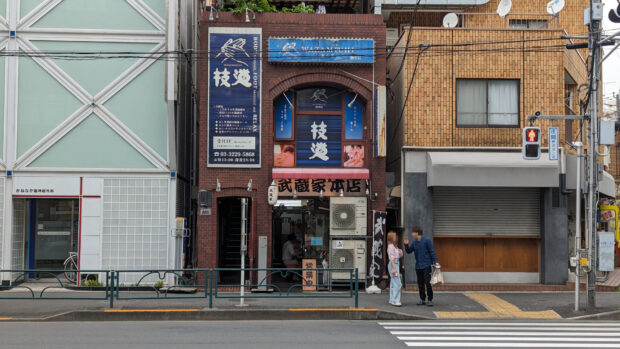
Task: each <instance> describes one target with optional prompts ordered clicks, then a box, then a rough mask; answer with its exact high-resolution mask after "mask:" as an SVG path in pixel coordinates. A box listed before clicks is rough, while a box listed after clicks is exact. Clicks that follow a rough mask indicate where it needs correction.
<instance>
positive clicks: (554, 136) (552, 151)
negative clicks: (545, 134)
mask: <svg viewBox="0 0 620 349" xmlns="http://www.w3.org/2000/svg"><path fill="white" fill-rule="evenodd" d="M559 138H560V129H559V128H557V127H549V160H558V159H559Z"/></svg>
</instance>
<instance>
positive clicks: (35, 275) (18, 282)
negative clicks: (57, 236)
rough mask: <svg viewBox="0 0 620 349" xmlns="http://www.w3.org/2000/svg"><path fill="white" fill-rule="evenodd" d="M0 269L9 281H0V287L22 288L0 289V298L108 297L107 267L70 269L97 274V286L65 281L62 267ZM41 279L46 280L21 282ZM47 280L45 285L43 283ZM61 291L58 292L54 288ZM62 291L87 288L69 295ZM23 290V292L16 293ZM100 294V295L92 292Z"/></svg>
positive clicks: (78, 272)
mask: <svg viewBox="0 0 620 349" xmlns="http://www.w3.org/2000/svg"><path fill="white" fill-rule="evenodd" d="M0 273H7V274H10V275H11V285H0V291H15V290H25V292H0V300H2V299H67V300H71V299H76V300H108V299H110V298H111V297H112V286H111V285H113V280H112V272H111V271H110V270H79V271H72V273H76V274H77V275H95V274H96V275H98V276H100V277H101V279H102V280H105V282H102V283H101V286H78V285H76V284H75V283H72V282H70V281H68V280H67V279H66V278H65V277H64V272H63V270H57V269H56V270H51V269H50V270H42V269H19V270H18V269H13V270H0ZM41 279H45V280H46V281H47V283H46V284H41V286H43V287H42V288H40V287H35V285H36V284H26V285H24V284H23V283H24V282H25V281H26V280H34V281H42V280H41ZM48 283H49V285H47V284H48ZM54 291H62V292H54ZM66 291H89V292H88V293H76V292H73V293H71V295H69V293H68V292H66ZM20 293H25V294H26V296H23V295H20ZM98 294H102V295H100V296H95V295H98Z"/></svg>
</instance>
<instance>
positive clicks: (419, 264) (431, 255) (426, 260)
mask: <svg viewBox="0 0 620 349" xmlns="http://www.w3.org/2000/svg"><path fill="white" fill-rule="evenodd" d="M411 237H412V238H413V241H412V242H411V244H409V238H408V237H407V236H405V237H403V243H404V244H405V251H407V253H411V252H414V253H415V273H416V276H417V277H418V289H419V290H420V301H419V302H418V303H417V305H424V304H427V305H428V306H429V307H432V306H433V288H432V286H431V274H432V273H433V270H432V267H431V266H432V265H435V266H436V267H439V263H437V257H436V256H435V250H434V249H433V243H432V242H431V240H430V239H429V238H427V237H424V236H422V228H420V227H415V228H413V229H411ZM427 294H428V303H427V302H426V295H427Z"/></svg>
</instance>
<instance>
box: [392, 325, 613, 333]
mask: <svg viewBox="0 0 620 349" xmlns="http://www.w3.org/2000/svg"><path fill="white" fill-rule="evenodd" d="M384 328H385V329H386V330H430V331H433V330H435V331H443V330H503V329H511V330H523V331H527V330H529V331H551V330H554V331H584V330H585V329H584V328H583V327H562V326H558V327H545V328H540V327H521V326H519V327H492V326H449V327H444V326H441V327H438V326H384ZM587 330H588V331H589V332H606V331H620V326H618V327H612V328H607V327H606V328H588V329H587Z"/></svg>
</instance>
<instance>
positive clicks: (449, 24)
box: [443, 12, 459, 28]
mask: <svg viewBox="0 0 620 349" xmlns="http://www.w3.org/2000/svg"><path fill="white" fill-rule="evenodd" d="M457 24H459V16H457V15H456V13H454V12H450V13H448V14H447V15H445V16H444V17H443V26H444V28H454V27H456V25H457Z"/></svg>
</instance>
